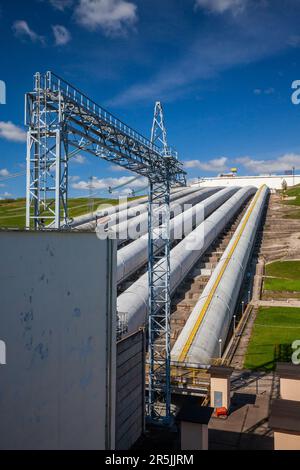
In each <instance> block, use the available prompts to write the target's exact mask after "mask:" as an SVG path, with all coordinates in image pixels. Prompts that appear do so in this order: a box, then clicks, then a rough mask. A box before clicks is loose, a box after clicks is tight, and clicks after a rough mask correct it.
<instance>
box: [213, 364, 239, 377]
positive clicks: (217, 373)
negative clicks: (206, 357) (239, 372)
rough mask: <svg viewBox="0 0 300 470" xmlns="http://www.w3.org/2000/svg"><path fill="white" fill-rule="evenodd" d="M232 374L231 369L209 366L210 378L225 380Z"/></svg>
mask: <svg viewBox="0 0 300 470" xmlns="http://www.w3.org/2000/svg"><path fill="white" fill-rule="evenodd" d="M232 372H233V367H223V366H211V367H210V369H209V373H210V376H211V377H215V378H224V379H225V378H227V377H230V376H231V374H232Z"/></svg>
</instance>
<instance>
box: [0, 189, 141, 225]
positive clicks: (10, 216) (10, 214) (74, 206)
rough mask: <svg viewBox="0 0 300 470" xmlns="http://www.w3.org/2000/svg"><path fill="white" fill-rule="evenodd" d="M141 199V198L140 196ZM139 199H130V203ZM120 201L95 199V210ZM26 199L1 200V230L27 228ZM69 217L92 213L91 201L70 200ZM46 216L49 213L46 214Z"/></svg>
mask: <svg viewBox="0 0 300 470" xmlns="http://www.w3.org/2000/svg"><path fill="white" fill-rule="evenodd" d="M140 197H141V196H140ZM134 199H138V198H130V199H128V200H129V201H131V200H134ZM118 203H119V200H118V199H104V198H97V199H94V210H96V209H97V208H98V206H99V205H102V204H112V205H117V204H118ZM25 204H26V201H25V199H7V200H0V228H18V229H23V228H24V227H25ZM68 207H69V216H70V217H71V218H72V217H77V216H79V215H83V214H86V213H88V212H90V207H91V206H90V200H89V199H88V198H79V199H69V201H68ZM44 215H45V216H46V215H47V213H45V214H44Z"/></svg>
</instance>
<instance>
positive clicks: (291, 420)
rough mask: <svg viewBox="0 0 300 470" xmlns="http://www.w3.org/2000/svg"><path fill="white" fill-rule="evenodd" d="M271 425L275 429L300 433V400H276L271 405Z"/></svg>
mask: <svg viewBox="0 0 300 470" xmlns="http://www.w3.org/2000/svg"><path fill="white" fill-rule="evenodd" d="M269 426H270V428H272V429H273V430H274V431H287V432H296V433H298V432H299V433H300V401H292V400H282V399H277V400H274V401H273V403H272V405H271V413H270V418H269Z"/></svg>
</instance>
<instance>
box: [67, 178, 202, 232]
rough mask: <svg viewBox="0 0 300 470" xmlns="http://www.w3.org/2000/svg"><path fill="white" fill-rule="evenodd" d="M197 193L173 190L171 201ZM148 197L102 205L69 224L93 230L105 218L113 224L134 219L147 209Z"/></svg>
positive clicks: (193, 190)
mask: <svg viewBox="0 0 300 470" xmlns="http://www.w3.org/2000/svg"><path fill="white" fill-rule="evenodd" d="M196 191H199V188H191V187H189V188H174V189H172V190H171V196H170V200H171V201H176V200H177V199H179V198H181V197H183V196H184V195H187V194H190V193H194V192H196ZM147 203H148V197H147V196H146V197H142V198H140V199H137V200H135V201H129V202H128V201H127V202H124V203H122V204H119V205H115V206H111V205H110V204H107V207H105V206H106V205H105V204H104V207H103V206H102V207H101V209H98V210H96V211H95V212H94V213H93V214H91V213H90V214H84V215H80V216H78V217H76V218H75V219H74V220H73V222H72V223H71V224H70V226H71V227H72V228H80V229H81V230H93V229H95V228H96V224H97V221H99V222H100V221H101V220H100V219H105V218H107V217H110V216H111V217H113V218H114V219H113V220H114V221H115V223H119V222H121V221H123V220H126V219H129V218H132V217H136V216H137V215H139V214H141V213H143V212H146V211H147V208H148V204H147Z"/></svg>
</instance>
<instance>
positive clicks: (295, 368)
mask: <svg viewBox="0 0 300 470" xmlns="http://www.w3.org/2000/svg"><path fill="white" fill-rule="evenodd" d="M276 372H277V374H278V375H279V377H280V378H283V379H295V380H297V379H299V380H300V365H295V364H292V363H289V362H278V364H277V367H276Z"/></svg>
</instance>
